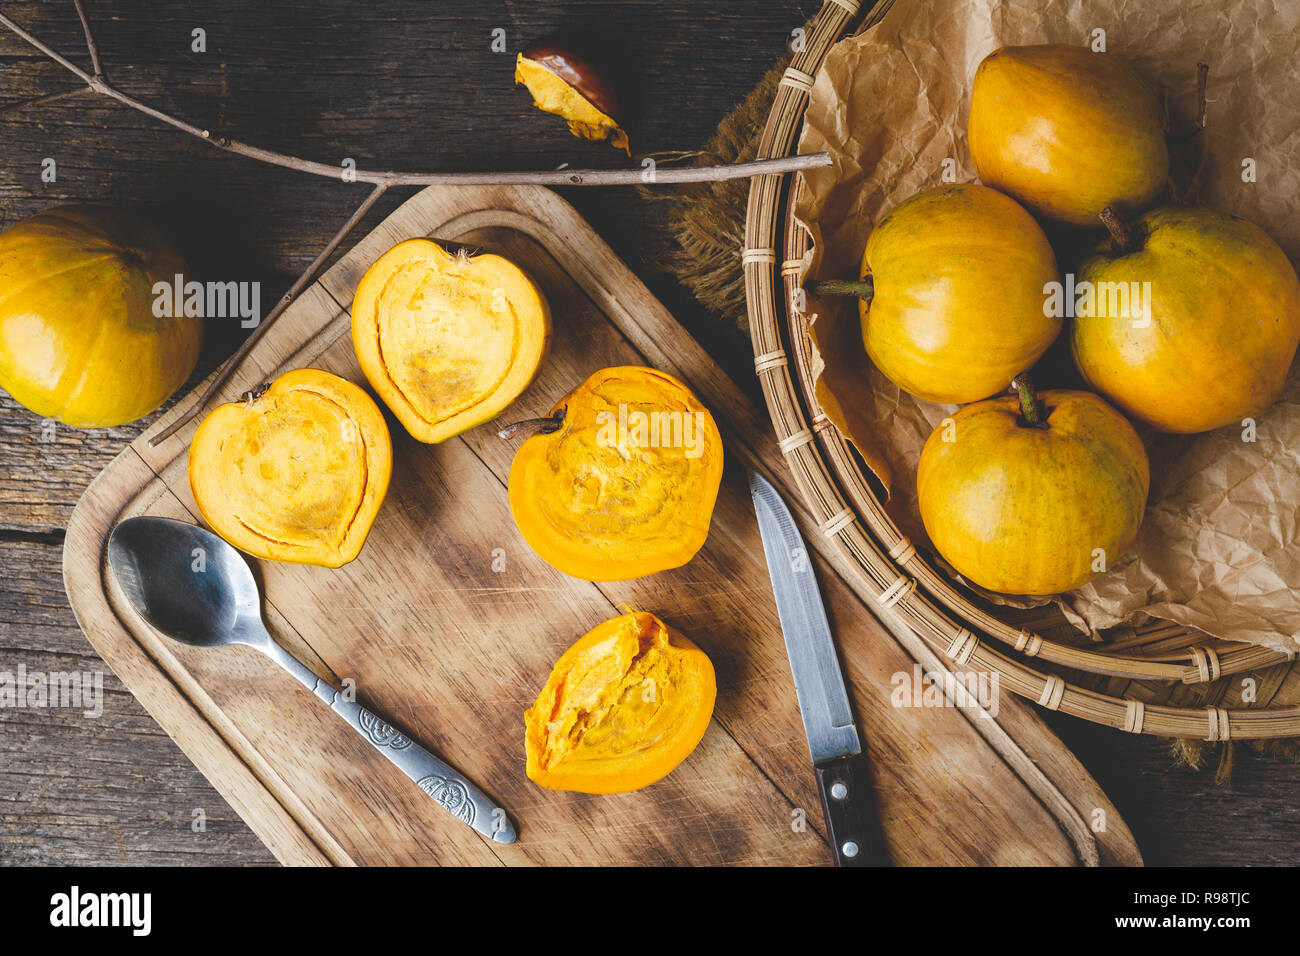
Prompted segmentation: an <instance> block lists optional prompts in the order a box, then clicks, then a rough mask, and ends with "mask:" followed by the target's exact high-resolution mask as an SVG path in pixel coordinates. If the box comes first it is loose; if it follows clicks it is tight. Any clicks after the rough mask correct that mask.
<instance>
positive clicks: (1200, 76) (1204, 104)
mask: <svg viewBox="0 0 1300 956" xmlns="http://www.w3.org/2000/svg"><path fill="white" fill-rule="evenodd" d="M1209 80H1210V64H1208V63H1197V64H1196V128H1197V129H1205V126H1206V123H1207V121H1208V113H1209V100H1208V99H1206V96H1205V88H1206V86H1207V85H1208V84H1209Z"/></svg>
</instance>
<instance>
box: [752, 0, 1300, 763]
mask: <svg viewBox="0 0 1300 956" xmlns="http://www.w3.org/2000/svg"><path fill="white" fill-rule="evenodd" d="M894 2H896V0H880V2H878V3H877V4H876V5H875V6H874V7H871V4H870V0H867V2H866V3H865V4H863V5H862V7H868V8H870V9H864V8H862V7H860V4H859V3H858V0H827V2H826V3H825V5H824V6H823V7H822V8H821V10H820V11H819V12H818V13H817V15H816V16H815V17H814V18H813V20H812V21H811V29H810V30H808V32H807V36H806V38H805V45H804V48H803V49H802V50H801V51H800V52H798V53H796V54H795V56H794V58H793V60H792V61H791V63H790V66H789V68H788V69H786V71H785V73H784V74H783V76H782V78H781V81H780V84H779V86H778V89H777V94H776V98H775V101H774V102H773V105H772V109H771V112H770V114H769V116H768V119H767V123H766V126H765V128H764V130H763V134H762V138H761V140H760V142H759V149H758V157H759V158H767V157H776V156H785V155H789V154H790V153H792V152H793V151H794V150H795V148H796V144H797V141H798V134H799V130H800V127H801V124H802V119H803V113H804V109H805V107H806V106H807V103H808V96H809V93H810V91H811V90H812V85H813V78H814V76H815V75H816V73H817V70H818V68H819V67H820V66H821V63H822V60H823V59H824V58H825V56H826V54H827V52H828V51H829V50H830V48H831V47H832V46H833V45H834V43H835V42H836V41H837V40H838V39H839V38H840V37H841V36H843V35H845V34H846V33H848V32H856V31H860V30H864V29H868V28H870V27H871V26H873V25H874V24H876V23H878V22H879V21H880V19H881V18H882V17H883V16H884V15H885V14H886V13H887V12H888V10H889V8H890V7H892V6H893V4H894ZM898 2H908V0H898ZM801 182H802V181H801V179H799V178H798V177H789V178H785V177H779V176H765V177H760V178H757V179H755V180H753V182H752V185H751V188H750V193H749V204H748V208H747V211H746V223H745V248H744V250H743V255H742V260H743V264H744V271H745V291H746V298H747V300H748V311H749V325H750V335H751V339H752V344H753V349H754V363H755V370H756V371H757V373H758V377H759V380H760V382H761V384H762V388H763V393H764V396H765V398H766V400H767V406H768V411H769V413H770V414H771V418H772V423H773V425H774V427H775V430H776V436H777V440H778V442H779V445H780V449H781V452H782V454H783V455H784V457H785V459H786V461H787V463H788V464H789V466H790V468H791V470H792V472H793V473H794V476H795V479H796V481H797V483H798V485H799V487H800V489H801V491H802V494H803V497H804V500H805V504H806V505H807V507H808V508H809V510H810V511H811V512H812V514H813V515H814V516H815V517H816V518H817V520H818V522H819V524H820V526H821V529H822V531H823V533H825V534H826V535H827V536H828V537H830V538H832V539H833V540H834V541H835V542H836V543H837V545H838V546H839V547H840V548H841V549H842V550H843V551H844V553H845V555H846V557H848V559H849V560H850V562H851V563H852V565H853V566H854V567H855V568H856V569H857V570H858V571H859V572H860V573H861V575H862V577H863V579H864V581H865V582H866V584H867V586H868V593H870V594H872V595H874V596H875V598H876V600H877V601H878V602H879V604H880V606H881V608H882V609H886V610H887V612H890V613H893V614H896V615H897V616H898V618H899V619H900V621H901V623H902V624H904V625H905V626H907V627H908V628H910V629H911V630H913V631H914V632H915V633H916V634H918V635H919V636H920V637H921V638H922V639H923V640H925V641H926V643H928V644H929V645H931V646H932V647H933V648H934V649H935V650H937V651H938V652H939V653H941V654H943V655H944V656H945V657H947V658H948V659H949V660H951V661H952V662H954V663H955V664H958V665H963V666H966V667H970V668H973V669H976V670H982V671H987V672H991V673H995V674H997V675H998V678H999V681H1000V683H1001V684H1002V686H1004V687H1006V688H1008V689H1010V690H1011V691H1013V692H1014V693H1016V694H1019V695H1021V696H1023V697H1026V698H1028V699H1030V700H1033V701H1035V702H1037V703H1038V704H1040V705H1041V706H1043V707H1047V708H1049V709H1051V710H1059V711H1062V712H1064V713H1068V714H1072V715H1075V716H1077V717H1082V718H1084V719H1086V720H1090V721H1093V722H1095V723H1099V724H1106V725H1109V726H1111V727H1115V728H1117V729H1120V730H1125V731H1128V732H1130V733H1145V734H1157V735H1161V736H1168V737H1184V738H1198V739H1202V740H1210V741H1227V740H1250V739H1256V740H1258V739H1266V738H1278V737H1295V736H1300V668H1297V667H1295V666H1293V661H1294V655H1288V654H1285V653H1281V652H1278V651H1274V650H1271V649H1269V648H1265V647H1260V646H1257V645H1253V644H1245V643H1239V642H1230V641H1221V640H1217V639H1215V638H1211V637H1209V636H1207V635H1205V634H1203V633H1201V632H1199V631H1195V630H1193V629H1189V628H1184V627H1182V626H1181V625H1177V624H1173V623H1170V622H1165V621H1153V622H1151V623H1149V624H1147V625H1143V626H1141V627H1137V628H1119V629H1116V630H1115V631H1114V632H1112V633H1110V634H1108V635H1106V636H1105V637H1106V639H1105V640H1103V641H1097V640H1095V639H1093V638H1091V637H1089V636H1087V635H1081V634H1079V633H1077V632H1076V631H1075V630H1074V628H1072V627H1071V626H1070V624H1069V623H1068V622H1067V621H1066V619H1065V617H1064V615H1063V614H1061V613H1060V611H1059V609H1057V608H1055V607H1054V606H1048V607H1044V608H1037V609H1034V610H1032V611H1020V610H1016V609H1011V608H1005V607H996V608H994V607H992V606H985V605H984V604H982V603H981V602H980V601H979V599H978V598H977V597H975V596H974V595H973V594H971V593H969V592H967V591H965V590H964V589H963V588H962V587H960V586H959V585H957V584H955V583H954V582H953V581H952V580H951V579H950V578H949V577H948V576H947V575H946V574H945V573H944V572H943V571H942V570H940V569H939V568H938V567H937V566H936V565H935V564H934V563H933V562H932V560H931V559H930V557H929V556H928V555H927V554H926V553H925V552H923V551H922V550H919V549H918V548H917V547H916V546H915V545H913V544H912V543H911V542H910V541H909V540H908V539H907V538H906V537H905V536H904V535H903V534H901V533H900V532H899V530H898V528H897V527H896V525H895V524H894V521H893V519H892V518H891V517H890V516H889V514H888V513H887V512H886V510H885V507H884V503H883V501H882V499H881V496H880V493H879V491H878V489H877V487H876V486H875V485H874V484H873V482H872V480H871V479H870V478H868V477H867V471H866V469H865V467H864V464H863V462H862V460H861V458H860V457H859V456H858V455H857V453H856V452H855V451H854V449H853V448H852V447H851V445H850V444H849V443H848V442H847V441H846V440H845V439H844V438H843V437H842V436H841V435H840V433H839V431H838V430H837V429H836V428H835V427H834V426H833V425H832V423H831V421H830V420H829V419H828V418H827V417H826V416H825V415H824V414H823V413H822V412H821V410H820V408H819V406H818V403H817V400H816V397H815V391H814V382H813V375H812V367H811V354H812V353H811V348H812V346H811V341H810V338H809V333H808V325H807V319H806V317H805V316H804V315H803V314H802V313H800V312H798V311H795V310H793V309H792V308H791V303H792V302H793V301H794V296H793V293H794V292H795V290H796V289H797V288H798V287H799V285H800V282H801V281H802V276H801V275H800V271H801V268H802V262H803V257H804V254H805V252H806V251H807V247H808V235H807V233H806V232H805V231H804V230H803V229H802V227H800V226H799V224H798V223H797V222H795V221H794V218H793V217H792V216H791V215H790V209H791V208H792V207H793V201H792V200H793V198H794V196H795V195H796V194H795V192H794V191H795V190H798V189H800V188H801ZM1248 678H1249V680H1248ZM1243 696H1248V701H1247V702H1243Z"/></svg>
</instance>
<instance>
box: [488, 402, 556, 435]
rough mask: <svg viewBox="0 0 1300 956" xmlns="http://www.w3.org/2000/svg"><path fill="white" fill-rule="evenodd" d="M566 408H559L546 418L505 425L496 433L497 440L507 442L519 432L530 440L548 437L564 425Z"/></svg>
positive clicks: (527, 419)
mask: <svg viewBox="0 0 1300 956" xmlns="http://www.w3.org/2000/svg"><path fill="white" fill-rule="evenodd" d="M566 411H568V409H567V408H561V409H559V410H558V411H557V412H555V414H553V415H548V416H547V417H546V418H525V419H524V420H523V421H519V422H515V423H514V424H511V425H507V426H506V427H505V428H503V429H501V431H499V432H497V437H498V438H504V439H506V440H509V439H511V438H514V437H515V436H516V435H518V434H519V433H520V432H526V433H527V434H525V435H524V437H525V438H532V437H533V436H534V435H549V434H551V432H556V431H559V430H560V426H561V425H563V424H564V413H565V412H566Z"/></svg>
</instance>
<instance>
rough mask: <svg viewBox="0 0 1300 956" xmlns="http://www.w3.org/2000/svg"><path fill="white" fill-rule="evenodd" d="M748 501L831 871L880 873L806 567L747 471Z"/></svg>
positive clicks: (871, 808)
mask: <svg viewBox="0 0 1300 956" xmlns="http://www.w3.org/2000/svg"><path fill="white" fill-rule="evenodd" d="M749 493H750V495H751V496H752V497H753V499H754V512H755V513H756V514H757V515H758V530H759V533H760V534H761V535H762V538H763V553H764V555H765V556H766V557H767V572H768V574H769V575H770V576H771V578H772V591H773V592H774V593H775V594H776V610H777V613H778V614H779V615H780V618H781V631H782V632H783V633H784V635H785V649H786V653H787V654H788V655H789V657H790V670H791V671H793V672H794V689H795V694H796V696H797V697H798V698H799V713H800V715H801V716H802V717H803V729H804V733H805V734H806V735H807V737H808V750H809V751H810V752H811V754H812V761H813V769H814V770H815V771H816V773H817V788H818V790H819V791H820V792H821V798H822V810H823V812H824V813H825V816H826V828H827V831H828V832H827V836H828V838H829V840H830V843H831V848H832V849H833V850H834V851H835V864H836V866H888V865H889V862H890V861H889V855H888V852H887V851H886V849H885V844H884V839H883V836H882V834H881V830H880V822H879V819H878V818H877V816H876V801H875V794H874V793H873V792H872V789H871V773H870V770H869V768H868V767H867V759H866V756H865V755H864V754H863V753H862V744H861V741H860V740H859V738H858V728H857V727H856V726H855V725H854V723H853V710H852V708H851V707H850V706H849V695H848V691H847V690H845V688H844V675H843V673H842V672H841V671H840V661H839V656H838V655H837V654H836V651H835V639H834V638H833V637H832V636H831V628H830V623H829V622H828V621H827V620H826V608H825V607H824V606H823V604H822V596H821V591H820V590H818V587H817V578H816V576H815V575H814V574H813V568H812V559H811V557H810V556H809V554H808V551H807V549H806V548H805V547H804V542H803V538H802V537H801V536H800V534H799V528H798V526H797V525H796V524H795V522H794V517H793V516H792V515H791V514H790V509H789V508H787V507H786V504H785V502H784V501H782V500H781V496H780V495H779V494H778V493H777V490H776V489H775V488H773V487H772V485H771V484H769V483H768V481H767V480H766V479H765V478H763V476H762V475H759V474H757V473H756V472H752V471H751V472H750V473H749Z"/></svg>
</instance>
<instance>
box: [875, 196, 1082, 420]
mask: <svg viewBox="0 0 1300 956" xmlns="http://www.w3.org/2000/svg"><path fill="white" fill-rule="evenodd" d="M862 271H863V273H864V274H869V275H870V277H871V282H872V286H873V291H872V294H871V297H870V300H869V301H868V300H866V299H864V300H863V301H861V302H860V304H859V309H860V313H861V317H862V338H863V342H864V344H865V346H866V350H867V355H868V356H869V357H870V359H871V361H872V362H873V363H874V364H875V366H876V368H878V369H880V371H881V372H882V373H883V374H884V375H885V376H886V377H887V378H888V379H889V380H890V381H891V382H893V383H894V384H895V385H897V386H898V387H899V388H901V389H903V390H904V391H907V392H910V393H911V394H913V395H915V396H917V397H918V398H923V399H926V400H928V401H932V402H958V403H964V402H974V401H978V400H979V399H981V398H987V397H988V396H990V395H993V394H995V393H997V392H1000V391H1002V390H1003V389H1005V388H1006V387H1007V385H1008V384H1010V382H1011V379H1012V378H1014V377H1015V376H1016V375H1018V374H1020V373H1021V372H1023V371H1025V370H1026V369H1027V368H1029V367H1030V366H1031V365H1033V364H1034V362H1036V361H1037V360H1038V359H1039V357H1040V356H1042V354H1043V353H1044V352H1045V351H1047V348H1048V346H1050V345H1051V344H1052V341H1053V340H1054V339H1055V338H1056V336H1057V334H1058V333H1059V332H1060V330H1061V322H1062V320H1061V319H1060V318H1059V317H1057V316H1055V315H1048V314H1047V310H1045V309H1044V289H1045V286H1046V285H1047V284H1048V283H1050V282H1055V281H1056V280H1057V273H1056V257H1055V256H1054V255H1053V253H1052V247H1051V246H1050V245H1049V244H1048V241H1047V237H1046V236H1045V235H1043V230H1042V229H1041V228H1040V227H1039V225H1038V223H1037V222H1035V221H1034V217H1033V216H1031V215H1029V213H1028V212H1026V211H1025V210H1024V209H1023V208H1022V207H1021V206H1020V205H1019V204H1018V203H1016V201H1015V200H1013V199H1009V198H1007V197H1006V196H1004V195H1002V194H1001V193H999V192H996V191H994V190H992V189H989V188H988V187H986V186H977V185H956V186H942V187H939V188H937V189H929V190H926V191H925V192H922V193H919V194H917V195H916V196H913V197H912V198H911V199H908V200H907V201H906V202H904V203H902V204H900V205H899V206H898V207H897V208H895V209H894V210H893V211H892V212H891V213H889V215H887V216H886V217H885V218H884V219H882V220H881V221H880V223H879V224H878V225H877V226H876V228H875V229H874V230H873V231H872V233H871V235H870V237H869V238H868V239H867V248H866V252H865V254H864V255H863V259H862Z"/></svg>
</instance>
